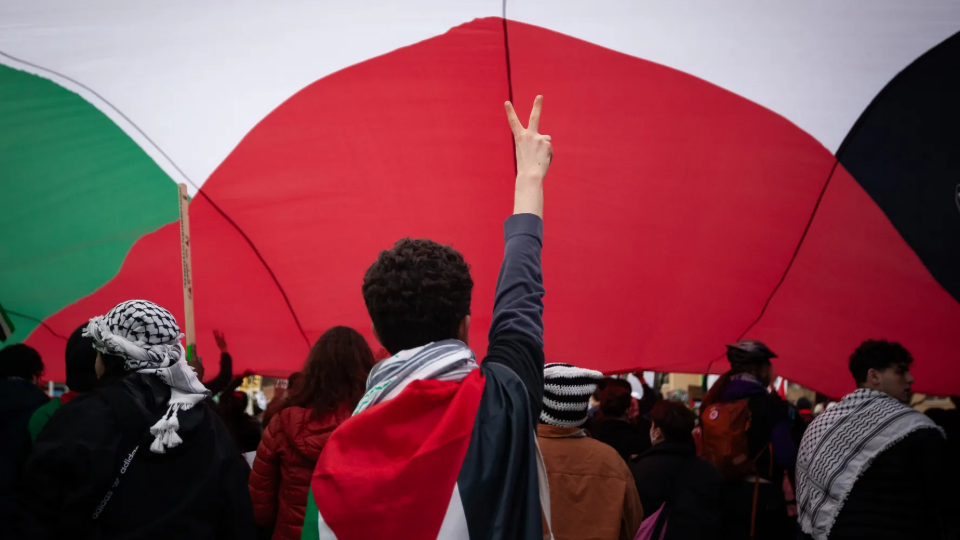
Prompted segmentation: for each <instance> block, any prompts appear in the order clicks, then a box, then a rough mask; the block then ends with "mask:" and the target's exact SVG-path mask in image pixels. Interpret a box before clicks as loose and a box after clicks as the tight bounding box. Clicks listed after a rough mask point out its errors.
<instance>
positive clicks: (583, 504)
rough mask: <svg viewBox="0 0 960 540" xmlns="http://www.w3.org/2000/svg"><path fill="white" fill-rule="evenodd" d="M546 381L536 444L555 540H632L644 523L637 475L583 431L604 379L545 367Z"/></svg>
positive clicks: (563, 367)
mask: <svg viewBox="0 0 960 540" xmlns="http://www.w3.org/2000/svg"><path fill="white" fill-rule="evenodd" d="M543 378H544V387H543V410H542V411H541V412H540V424H539V425H538V426H537V443H538V444H539V445H540V451H541V452H542V453H543V461H544V464H545V465H546V469H547V478H548V479H549V483H550V501H549V508H550V515H549V519H550V525H551V530H552V531H553V536H554V538H556V539H557V540H565V539H574V538H576V539H580V538H593V539H598V540H604V539H609V540H621V539H622V540H630V539H632V538H633V537H634V535H635V534H636V533H637V530H638V529H639V528H640V523H641V522H642V521H643V507H642V506H641V505H640V496H639V495H638V494H637V486H636V484H635V483H634V481H633V475H631V474H630V469H629V468H628V467H627V464H626V462H624V461H623V459H622V458H621V457H620V455H619V454H618V453H617V451H616V450H614V449H613V448H612V447H610V446H608V445H606V444H604V443H602V442H600V441H597V440H594V439H592V438H591V437H590V434H589V433H588V432H587V430H585V429H583V425H584V423H585V422H586V421H587V409H588V408H589V404H590V396H591V395H592V394H593V391H594V389H595V388H596V386H597V383H598V382H599V381H600V379H602V378H603V375H602V374H601V373H600V372H599V371H593V370H591V369H582V368H578V367H576V366H572V365H570V364H561V363H553V364H547V365H545V366H544V369H543ZM542 502H543V504H544V505H545V506H546V505H547V501H542ZM544 519H548V517H547V516H546V515H545V516H544ZM544 530H547V528H546V527H544Z"/></svg>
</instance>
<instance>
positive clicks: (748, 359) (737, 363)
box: [700, 340, 777, 411]
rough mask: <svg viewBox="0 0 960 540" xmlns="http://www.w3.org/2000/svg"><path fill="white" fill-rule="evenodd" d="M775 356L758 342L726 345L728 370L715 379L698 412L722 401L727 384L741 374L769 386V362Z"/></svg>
mask: <svg viewBox="0 0 960 540" xmlns="http://www.w3.org/2000/svg"><path fill="white" fill-rule="evenodd" d="M776 357H777V355H776V354H774V353H773V351H771V350H770V348H769V347H767V346H766V345H765V344H763V343H762V342H760V341H754V340H743V341H738V342H737V343H734V344H733V345H727V361H729V362H730V369H729V370H728V371H727V372H725V373H724V374H723V375H721V376H720V378H719V379H717V382H716V383H714V385H713V386H712V387H710V390H709V391H708V392H707V395H705V396H703V400H702V402H701V404H700V410H701V411H704V410H706V409H707V408H708V407H710V406H711V405H713V404H714V403H718V402H720V401H722V397H723V392H724V390H726V387H727V383H729V382H730V380H731V379H732V378H733V377H734V376H735V375H739V374H741V373H749V374H751V375H753V376H754V377H756V378H757V380H758V381H760V384H762V385H763V386H764V387H767V386H770V381H772V380H773V364H772V363H771V362H770V360H772V359H774V358H776Z"/></svg>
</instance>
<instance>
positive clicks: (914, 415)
mask: <svg viewBox="0 0 960 540" xmlns="http://www.w3.org/2000/svg"><path fill="white" fill-rule="evenodd" d="M920 429H940V428H938V427H937V425H936V424H934V423H933V421H932V420H930V419H929V418H927V417H926V416H925V415H923V414H921V413H919V412H917V411H915V410H913V409H911V408H910V407H908V406H906V405H904V404H903V403H900V402H899V401H897V400H896V399H894V398H892V397H890V396H889V395H887V394H885V393H883V392H880V391H878V390H871V389H868V388H861V389H859V390H857V391H855V392H853V393H851V394H847V396H845V397H844V398H843V399H842V400H841V401H840V403H838V404H837V405H836V406H834V407H832V408H830V409H829V410H827V411H826V412H824V413H823V414H821V415H820V416H818V417H817V418H816V419H815V420H814V421H813V423H811V424H810V427H808V428H807V431H806V432H805V433H804V435H803V441H801V443H800V453H799V455H798V457H797V504H798V507H799V511H800V525H801V527H803V531H804V532H805V533H807V534H810V535H812V536H813V537H814V538H815V539H816V540H826V539H827V537H828V536H829V535H830V529H832V528H833V524H834V522H835V521H836V519H837V515H838V514H839V513H840V510H841V508H843V503H844V502H845V501H846V499H847V495H848V494H849V493H850V490H851V489H852V488H853V485H854V483H856V481H857V479H858V478H860V476H861V475H862V474H863V473H864V472H865V471H866V470H867V469H868V468H870V464H871V463H873V460H874V459H875V458H876V457H877V456H878V455H880V453H882V452H883V451H884V450H886V449H888V448H890V447H891V446H893V445H894V444H896V443H898V442H899V441H901V440H903V438H904V437H906V436H907V435H910V434H911V433H913V432H915V431H917V430H920ZM941 433H942V430H941Z"/></svg>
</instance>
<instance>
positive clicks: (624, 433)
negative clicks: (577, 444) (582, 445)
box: [590, 377, 650, 462]
mask: <svg viewBox="0 0 960 540" xmlns="http://www.w3.org/2000/svg"><path fill="white" fill-rule="evenodd" d="M604 382H605V383H606V384H605V385H604V388H603V390H601V391H600V408H599V411H598V413H599V414H598V416H597V419H596V420H595V421H594V423H593V426H592V430H591V432H590V433H591V434H592V435H593V438H595V439H596V440H598V441H600V442H602V443H605V444H608V445H610V446H612V447H613V449H614V450H616V451H617V453H618V454H620V457H621V458H623V460H624V461H627V462H629V461H630V460H632V459H633V458H635V457H637V456H639V455H640V454H642V453H643V452H645V451H646V450H647V449H649V448H650V437H649V436H648V435H647V432H648V430H649V429H650V425H649V422H648V421H647V420H646V419H644V418H640V417H638V418H635V419H634V420H631V419H630V418H629V411H630V407H631V405H632V404H633V402H634V399H633V396H632V395H631V392H632V390H633V388H632V387H631V386H630V383H629V382H628V381H627V380H626V379H614V378H612V377H608V378H606V379H604Z"/></svg>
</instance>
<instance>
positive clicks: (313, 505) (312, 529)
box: [300, 488, 320, 540]
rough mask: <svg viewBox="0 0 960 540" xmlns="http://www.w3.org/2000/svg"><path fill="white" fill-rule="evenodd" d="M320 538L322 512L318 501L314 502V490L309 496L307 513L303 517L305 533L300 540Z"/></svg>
mask: <svg viewBox="0 0 960 540" xmlns="http://www.w3.org/2000/svg"><path fill="white" fill-rule="evenodd" d="M319 538H320V510H319V509H318V508H317V501H315V500H313V488H310V495H309V496H307V512H306V514H305V515H304V517H303V532H302V533H300V540H317V539H319Z"/></svg>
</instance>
